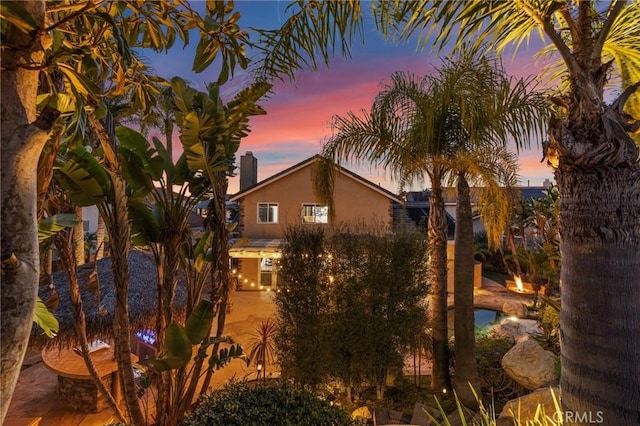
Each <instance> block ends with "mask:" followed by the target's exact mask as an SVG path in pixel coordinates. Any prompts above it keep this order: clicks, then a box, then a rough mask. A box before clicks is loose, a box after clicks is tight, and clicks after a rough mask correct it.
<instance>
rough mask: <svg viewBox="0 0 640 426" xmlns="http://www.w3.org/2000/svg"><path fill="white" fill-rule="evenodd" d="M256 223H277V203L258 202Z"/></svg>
mask: <svg viewBox="0 0 640 426" xmlns="http://www.w3.org/2000/svg"><path fill="white" fill-rule="evenodd" d="M258 223H278V203H258Z"/></svg>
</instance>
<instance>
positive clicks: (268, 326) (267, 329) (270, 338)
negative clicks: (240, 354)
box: [249, 318, 276, 381]
mask: <svg viewBox="0 0 640 426" xmlns="http://www.w3.org/2000/svg"><path fill="white" fill-rule="evenodd" d="M275 334H276V323H275V322H274V321H273V320H271V318H269V319H267V320H265V321H262V322H261V323H260V324H258V326H257V327H256V329H255V330H254V331H253V333H252V335H251V343H250V345H251V346H250V348H249V358H250V359H251V361H253V362H254V363H255V365H256V368H258V380H260V377H259V376H260V373H262V377H263V379H264V381H266V379H267V365H268V364H272V363H273V361H274V360H275V353H276V347H275V343H274V338H275Z"/></svg>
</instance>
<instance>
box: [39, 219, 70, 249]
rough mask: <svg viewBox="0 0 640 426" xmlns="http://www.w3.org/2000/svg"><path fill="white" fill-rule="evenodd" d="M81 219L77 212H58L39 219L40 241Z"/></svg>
mask: <svg viewBox="0 0 640 426" xmlns="http://www.w3.org/2000/svg"><path fill="white" fill-rule="evenodd" d="M79 222H80V220H79V219H78V216H76V215H75V214H62V213H61V214H56V215H53V216H49V217H47V218H45V219H40V220H39V221H38V242H40V243H41V242H43V241H45V240H47V239H49V238H51V237H52V236H54V235H55V234H57V233H58V232H60V231H62V230H63V229H65V228H72V227H74V226H76V225H77V224H78V223H79Z"/></svg>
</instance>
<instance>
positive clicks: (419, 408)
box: [411, 402, 442, 426]
mask: <svg viewBox="0 0 640 426" xmlns="http://www.w3.org/2000/svg"><path fill="white" fill-rule="evenodd" d="M427 413H429V414H427ZM429 415H431V417H433V418H435V419H437V420H442V414H440V411H438V410H436V409H435V408H433V407H429V406H428V405H424V404H420V403H419V402H416V403H415V404H414V406H413V415H412V416H411V424H412V425H416V426H431V425H432V424H433V421H432V420H431V417H429Z"/></svg>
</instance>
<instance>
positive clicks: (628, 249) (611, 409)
mask: <svg viewBox="0 0 640 426" xmlns="http://www.w3.org/2000/svg"><path fill="white" fill-rule="evenodd" d="M328 4H334V6H329V5H328ZM371 6H372V10H373V12H374V14H375V17H376V19H375V21H376V23H377V26H378V28H379V29H380V30H381V31H382V32H383V33H385V34H387V35H393V36H394V37H397V38H398V39H399V40H407V39H409V38H411V37H413V36H417V37H418V45H419V46H420V47H426V46H428V45H435V46H436V47H437V48H438V49H440V50H442V49H444V48H448V47H451V46H454V47H455V48H460V47H461V46H462V45H463V44H464V43H468V42H471V43H473V42H474V41H475V42H477V43H478V44H479V45H481V44H485V43H489V48H490V49H494V50H495V51H497V52H498V53H500V52H501V51H503V50H504V49H505V48H506V47H515V48H516V49H517V48H518V47H519V46H521V45H522V43H523V42H526V41H527V40H528V39H529V37H530V36H531V35H532V34H533V33H536V34H538V35H540V36H541V37H542V38H543V39H544V40H548V41H550V46H549V50H551V51H554V52H556V53H557V54H559V56H560V58H561V61H562V72H563V76H564V77H565V78H562V79H560V81H564V82H566V87H564V89H565V90H564V91H562V92H560V95H559V96H557V97H555V98H554V100H555V101H556V102H557V103H558V108H557V110H556V114H555V118H554V119H553V120H551V121H550V123H549V132H548V133H549V143H548V144H545V146H544V151H545V155H546V157H547V158H548V160H549V163H550V164H551V165H552V167H554V168H555V170H556V172H555V173H556V181H557V183H558V189H559V192H560V208H559V215H560V223H562V224H565V225H563V227H562V229H561V254H562V261H563V264H562V272H561V281H562V291H563V298H564V300H563V306H562V315H561V323H562V325H561V329H562V332H563V335H564V338H563V352H562V360H563V361H562V362H563V368H562V379H561V384H562V386H563V395H564V396H563V404H564V405H565V407H567V408H568V409H570V410H573V411H578V412H582V411H592V412H595V411H598V410H602V411H603V413H605V414H606V416H607V421H608V422H612V423H615V424H624V423H629V422H634V421H637V417H638V414H637V413H638V411H640V408H639V403H638V398H634V397H631V395H638V393H640V391H639V389H640V379H639V378H640V374H639V371H638V368H640V367H639V366H638V364H637V363H633V362H632V360H633V359H634V357H635V354H637V353H638V352H639V349H638V347H639V346H638V345H639V344H640V343H638V342H640V338H639V336H640V316H639V315H638V310H637V308H636V305H637V303H638V300H640V294H639V292H640V283H639V281H638V280H640V227H638V222H639V221H640V206H639V204H638V203H640V201H639V200H640V196H639V191H640V184H639V180H640V177H639V176H640V165H639V164H638V148H637V146H636V145H635V144H634V140H633V139H632V136H631V135H633V136H634V137H635V138H636V139H637V137H638V135H639V130H640V125H639V124H638V118H639V117H638V111H639V108H638V104H640V96H638V94H637V89H638V86H639V85H640V55H638V47H637V46H638V45H640V26H638V25H637V23H638V21H639V20H640V3H638V2H637V1H631V2H627V1H625V0H615V1H612V2H597V1H588V0H581V1H578V2H576V1H572V0H563V1H539V2H533V1H513V2H511V1H505V2H502V1H492V0H472V1H464V2H439V1H430V0H418V1H411V2H404V1H400V0H394V1H376V2H372V3H371ZM292 7H293V6H292ZM331 7H333V9H331ZM299 10H300V13H301V15H295V14H294V15H293V16H292V17H291V19H289V20H287V22H285V24H284V26H283V28H284V27H287V26H288V28H289V30H288V31H287V32H286V33H283V34H281V37H280V38H278V37H270V38H269V37H267V41H270V42H271V44H270V46H271V49H272V50H273V52H274V53H272V55H271V57H279V56H280V57H285V58H288V59H289V60H290V61H291V62H294V63H299V64H300V63H302V64H305V63H311V64H315V63H317V62H319V61H320V60H322V59H324V60H325V62H326V61H328V59H326V58H327V55H326V53H327V51H328V49H326V48H324V49H323V48H322V46H329V47H332V46H335V44H336V39H337V37H335V36H336V35H339V36H342V38H340V39H338V41H339V42H341V41H342V40H345V38H344V36H345V35H346V36H347V38H346V40H347V43H346V47H345V43H342V44H340V47H341V48H342V51H343V52H347V53H348V45H349V43H348V41H349V40H350V38H349V37H350V36H352V35H353V34H357V29H358V28H361V26H362V11H361V9H360V4H359V2H356V1H353V2H349V1H344V2H309V3H305V4H304V7H301V8H300V9H299ZM341 11H344V13H341V14H340V13H339V12H341ZM318 22H328V23H330V24H329V25H325V26H323V25H319V24H316V23H318ZM334 26H335V27H338V28H339V29H340V31H337V30H336V29H335V28H334ZM332 35H333V36H332ZM450 42H452V43H450ZM318 45H320V46H321V47H319V48H318V47H317V46H318ZM301 52H302V53H301ZM300 56H302V58H300ZM314 59H315V61H314ZM262 65H263V68H264V71H263V72H264V73H265V74H270V73H271V74H273V72H275V71H277V67H275V66H273V65H271V64H270V63H269V62H268V61H265V62H264V63H262ZM609 76H616V77H619V78H616V79H613V80H612V81H613V82H615V83H619V84H618V90H619V93H620V95H619V96H618V98H617V99H615V100H614V101H613V102H611V103H607V101H606V100H605V83H606V82H607V81H608V80H609V78H608V77H609ZM602 301H607V306H612V307H613V306H615V309H614V308H611V309H609V310H607V315H608V317H609V318H610V321H607V322H606V324H605V323H603V321H601V318H602ZM585 348H588V351H587V352H588V353H590V354H594V355H592V356H588V357H587V356H585ZM621 348H624V349H623V350H622V352H621ZM613 353H615V354H616V355H615V357H612V356H611V354H613ZM612 358H613V359H615V362H612ZM594 372H597V374H594ZM630 378H633V379H630Z"/></svg>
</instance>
